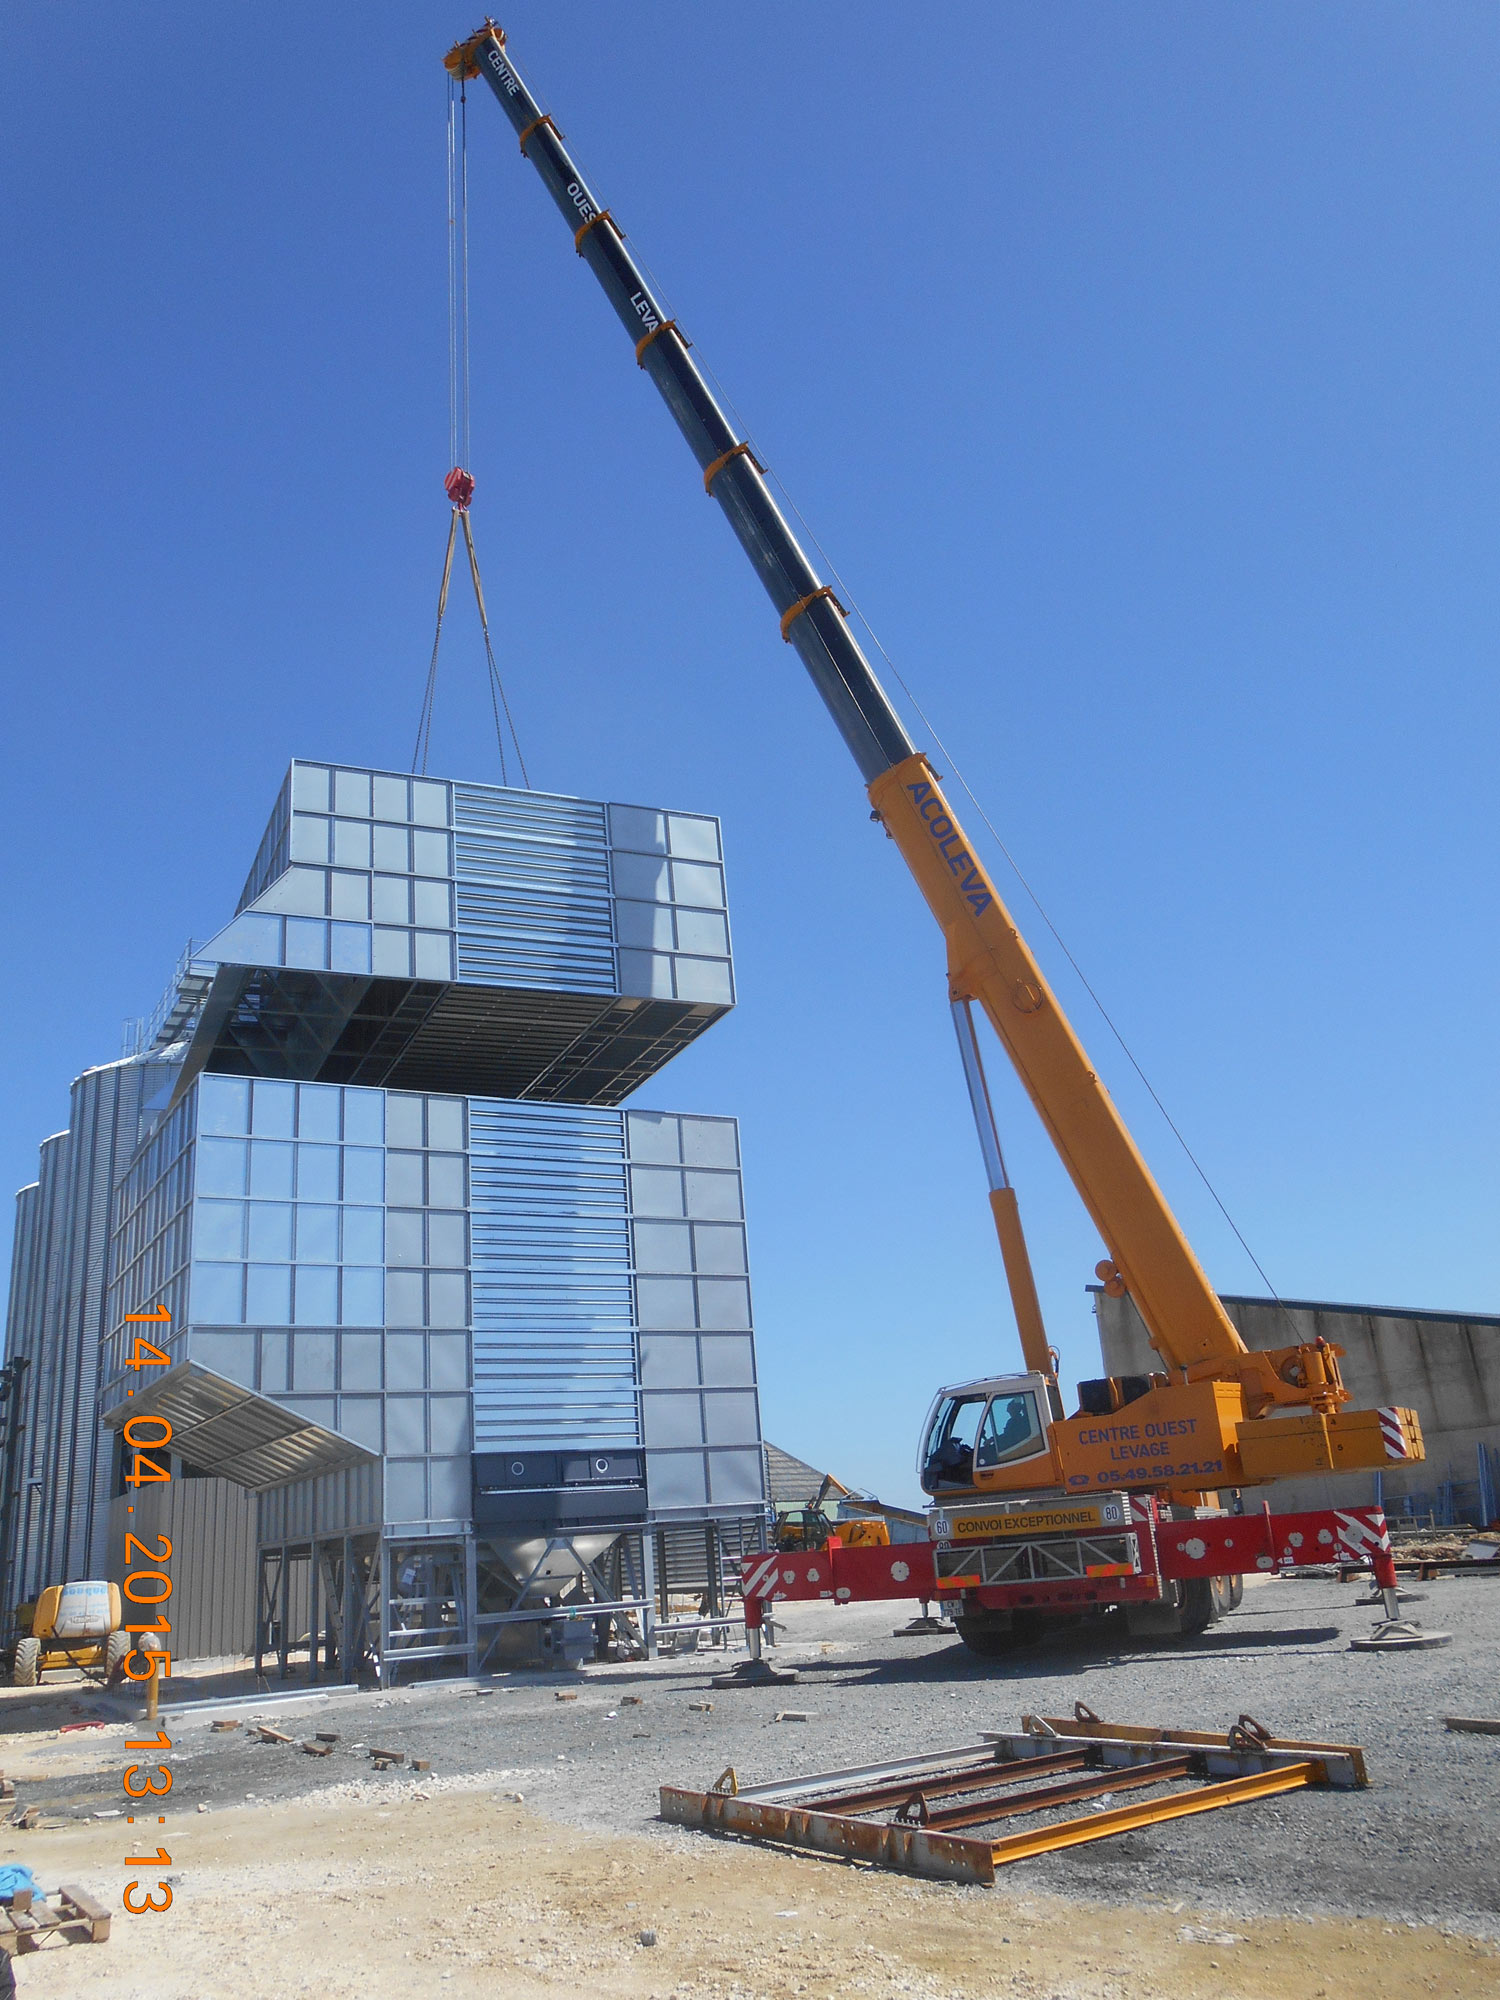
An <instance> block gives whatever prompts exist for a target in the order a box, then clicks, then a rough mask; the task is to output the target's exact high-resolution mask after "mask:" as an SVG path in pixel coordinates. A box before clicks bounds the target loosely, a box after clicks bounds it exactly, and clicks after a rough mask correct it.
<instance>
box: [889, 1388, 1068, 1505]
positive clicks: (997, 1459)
mask: <svg viewBox="0 0 1500 2000" xmlns="http://www.w3.org/2000/svg"><path fill="white" fill-rule="evenodd" d="M1047 1389H1048V1385H1047V1378H1046V1376H1045V1375H1038V1374H1027V1375H991V1376H987V1377H986V1378H985V1379H984V1380H982V1381H978V1382H961V1383H957V1384H956V1385H954V1386H953V1387H951V1388H947V1389H939V1391H938V1393H937V1395H936V1397H935V1398H934V1399H933V1404H932V1408H931V1410H930V1411H929V1412H928V1416H927V1422H926V1424H925V1425H924V1426H923V1430H922V1445H921V1449H920V1451H919V1453H918V1456H917V1477H918V1479H919V1480H920V1481H921V1483H922V1490H923V1492H925V1493H929V1494H931V1495H932V1497H933V1498H934V1499H942V1498H949V1497H952V1496H954V1495H956V1494H958V1493H961V1492H976V1491H977V1492H981V1493H993V1492H997V1491H998V1492H1017V1493H1019V1492H1027V1491H1030V1490H1032V1489H1034V1488H1036V1487H1038V1486H1051V1485H1053V1484H1054V1483H1056V1478H1057V1474H1056V1470H1055V1468H1054V1465H1053V1452H1052V1438H1051V1406H1050V1403H1049V1399H1048V1393H1047Z"/></svg>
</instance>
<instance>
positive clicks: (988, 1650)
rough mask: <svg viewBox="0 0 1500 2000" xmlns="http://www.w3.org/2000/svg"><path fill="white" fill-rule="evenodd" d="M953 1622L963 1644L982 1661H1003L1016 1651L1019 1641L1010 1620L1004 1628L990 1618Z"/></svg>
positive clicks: (960, 1619)
mask: <svg viewBox="0 0 1500 2000" xmlns="http://www.w3.org/2000/svg"><path fill="white" fill-rule="evenodd" d="M953 1622H954V1625H955V1626H956V1628H957V1630H958V1636H959V1638H960V1639H961V1640H962V1641H963V1644H964V1645H965V1646H966V1647H967V1648H968V1650H969V1651H970V1652H971V1653H973V1654H974V1655H975V1656H976V1657H977V1658H979V1659H981V1660H1002V1659H1004V1657H1005V1655H1006V1654H1007V1653H1013V1652H1014V1651H1015V1650H1016V1646H1017V1643H1018V1641H1017V1638H1016V1634H1015V1632H1014V1631H1013V1630H1012V1628H1011V1625H1010V1622H1009V1621H1008V1620H1007V1622H1006V1623H1005V1624H1004V1625H1003V1626H1002V1625H999V1624H996V1623H992V1622H991V1621H990V1620H989V1619H988V1618H955V1619H954V1621H953Z"/></svg>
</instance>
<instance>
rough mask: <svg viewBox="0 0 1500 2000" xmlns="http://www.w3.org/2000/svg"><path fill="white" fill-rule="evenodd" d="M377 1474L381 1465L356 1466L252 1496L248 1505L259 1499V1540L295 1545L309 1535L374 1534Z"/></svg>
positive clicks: (379, 1489) (379, 1492) (378, 1508)
mask: <svg viewBox="0 0 1500 2000" xmlns="http://www.w3.org/2000/svg"><path fill="white" fill-rule="evenodd" d="M383 1473H384V1467H383V1466H381V1465H360V1466H355V1467H353V1468H351V1469H350V1470H348V1471H345V1472H329V1473H325V1474H324V1476H323V1477H322V1478H321V1479H299V1480H297V1481H296V1483H295V1484H294V1485H291V1486H273V1487H271V1488H270V1490H269V1491H267V1492H265V1493H261V1494H259V1495H255V1494H252V1495H251V1499H252V1500H256V1499H258V1500H259V1506H260V1512H259V1527H258V1530H257V1532H258V1534H259V1537H260V1540H261V1541H262V1542H263V1543H266V1544H270V1543H273V1542H300V1541H310V1540H311V1539H312V1538H313V1537H314V1536H317V1537H319V1538H327V1537H328V1536H331V1535H353V1534H360V1533H363V1532H365V1531H366V1530H369V1529H374V1530H376V1531H378V1530H379V1528H380V1526H381V1519H382V1514H383V1483H382V1482H383Z"/></svg>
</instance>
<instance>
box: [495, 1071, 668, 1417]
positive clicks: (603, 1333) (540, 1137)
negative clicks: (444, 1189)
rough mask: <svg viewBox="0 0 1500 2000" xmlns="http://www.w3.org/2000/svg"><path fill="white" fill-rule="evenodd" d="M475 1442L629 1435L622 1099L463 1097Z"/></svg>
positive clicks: (632, 1409) (632, 1385)
mask: <svg viewBox="0 0 1500 2000" xmlns="http://www.w3.org/2000/svg"><path fill="white" fill-rule="evenodd" d="M469 1184H470V1196H469V1199H470V1228H471V1232H472V1237H473V1251H472V1255H473V1274H474V1445H475V1449H476V1450H477V1451H496V1450H507V1449H514V1450H520V1449H522V1448H529V1449H532V1450H547V1449H555V1448H567V1447H580V1446H581V1447H583V1448H585V1449H587V1448H588V1447H589V1446H591V1445H595V1444H597V1445H600V1446H603V1445H610V1446H613V1447H615V1448H616V1449H619V1448H622V1447H624V1446H627V1445H633V1444H637V1443H638V1442H639V1440H640V1425H639V1417H638V1413H637V1401H636V1342H635V1332H634V1309H633V1302H632V1296H631V1265H630V1225H629V1209H628V1190H627V1186H626V1172H625V1128H624V1119H623V1118H622V1116H621V1115H620V1113H619V1112H615V1111H595V1110H567V1109H564V1108H562V1107H560V1106H555V1105H548V1106H541V1105H538V1106H531V1105H526V1104H513V1103H506V1102H503V1101H501V1100H498V1099H484V1098H473V1099H471V1100H470V1107H469Z"/></svg>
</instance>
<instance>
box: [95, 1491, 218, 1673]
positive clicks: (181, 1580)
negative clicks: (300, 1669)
mask: <svg viewBox="0 0 1500 2000" xmlns="http://www.w3.org/2000/svg"><path fill="white" fill-rule="evenodd" d="M127 1506H130V1507H133V1508H134V1509H135V1511H134V1513H127V1512H126V1508H127ZM109 1514H110V1518H109V1555H108V1560H107V1565H106V1566H105V1567H104V1568H103V1569H101V1571H100V1572H99V1573H100V1574H101V1575H103V1576H108V1577H110V1578H112V1579H113V1580H114V1581H115V1582H117V1583H118V1582H122V1581H123V1580H124V1577H125V1575H126V1573H127V1570H129V1569H139V1568H141V1567H142V1564H141V1562H140V1561H139V1559H137V1560H135V1561H133V1562H131V1563H129V1564H127V1563H126V1561H125V1532H126V1530H127V1529H129V1531H130V1532H131V1533H132V1534H133V1535H137V1536H139V1537H140V1539H141V1540H142V1541H143V1542H144V1543H145V1544H146V1546H147V1547H148V1548H152V1547H153V1546H159V1544H157V1540H156V1538H157V1537H158V1536H160V1535H166V1536H167V1537H168V1538H169V1539H170V1541H171V1546H172V1553H171V1555H170V1557H169V1558H168V1560H167V1562H166V1564H165V1565H164V1567H165V1569H166V1571H167V1573H168V1574H169V1575H170V1576H171V1578H172V1598H171V1604H170V1607H169V1611H168V1616H169V1617H170V1618H171V1621H172V1642H171V1643H172V1655H173V1658H174V1659H179V1660H202V1659H222V1658H225V1657H227V1656H235V1657H238V1656H240V1655H242V1654H245V1653H248V1652H249V1651H250V1649H251V1647H252V1646H253V1644H254V1642H255V1527H256V1508H255V1496H254V1494H253V1493H249V1492H247V1491H246V1490H245V1488H244V1487H243V1486H235V1485H233V1484H232V1483H231V1482H230V1481H229V1480H227V1479H193V1478H186V1479H184V1478H177V1479H174V1480H173V1481H172V1483H171V1484H170V1485H169V1486H142V1487H139V1488H137V1489H136V1490H135V1491H134V1492H132V1493H131V1494H130V1495H129V1496H128V1498H127V1497H126V1496H123V1495H122V1496H121V1497H120V1498H118V1499H116V1500H114V1501H113V1502H112V1503H111V1505H110V1510H109Z"/></svg>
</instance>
